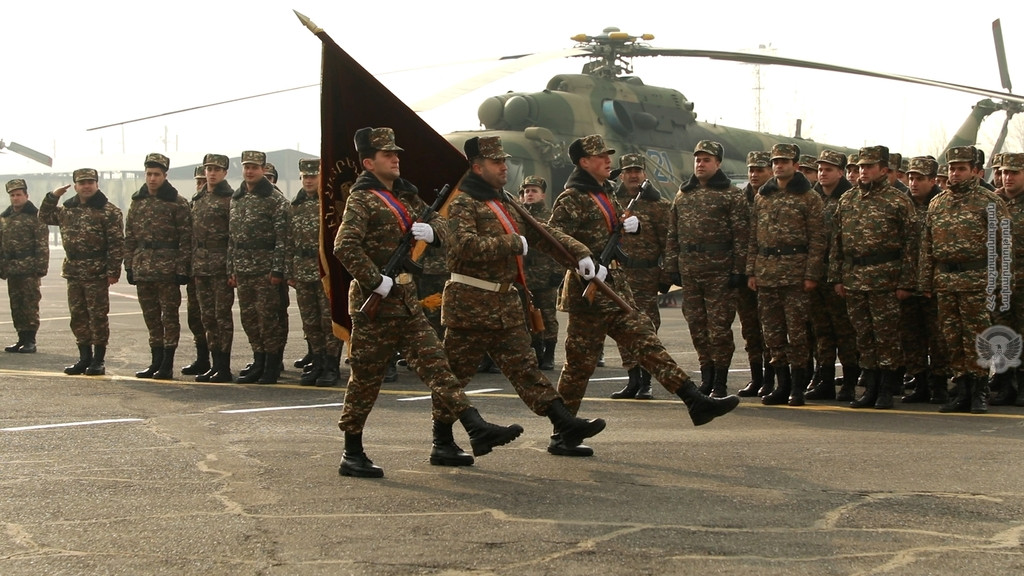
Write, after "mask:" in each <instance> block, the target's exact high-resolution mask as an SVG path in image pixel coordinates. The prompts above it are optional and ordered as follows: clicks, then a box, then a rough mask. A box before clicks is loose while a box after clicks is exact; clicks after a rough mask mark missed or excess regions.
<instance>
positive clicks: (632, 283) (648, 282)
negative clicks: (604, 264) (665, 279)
mask: <svg viewBox="0 0 1024 576" xmlns="http://www.w3.org/2000/svg"><path fill="white" fill-rule="evenodd" d="M620 272H622V273H625V277H626V282H628V283H629V289H630V290H632V291H633V301H634V302H636V307H637V308H639V309H640V311H641V312H643V313H644V314H646V315H647V317H648V318H650V320H651V322H653V323H654V331H655V332H657V331H658V329H659V328H661V309H660V308H659V307H658V280H660V279H661V268H623V269H622V270H620ZM619 356H621V357H622V367H623V368H625V369H626V370H630V369H632V368H634V367H636V366H638V364H637V361H636V358H635V357H634V356H633V354H631V353H630V351H629V350H626V349H624V348H623V347H622V346H619Z"/></svg>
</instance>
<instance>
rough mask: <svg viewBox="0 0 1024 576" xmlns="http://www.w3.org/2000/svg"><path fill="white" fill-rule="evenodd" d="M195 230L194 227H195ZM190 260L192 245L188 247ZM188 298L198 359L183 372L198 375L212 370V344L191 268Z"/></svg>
mask: <svg viewBox="0 0 1024 576" xmlns="http://www.w3.org/2000/svg"><path fill="white" fill-rule="evenodd" d="M195 180H196V193H197V194H196V195H198V192H199V191H200V190H202V189H203V187H205V186H206V168H205V167H203V165H202V164H200V165H199V166H196V170H195ZM196 195H193V196H192V200H191V201H190V202H189V203H188V207H189V210H192V208H194V207H195V200H196ZM193 230H194V227H193ZM188 251H189V255H190V258H189V260H190V262H191V254H192V247H191V246H189V247H188ZM185 300H186V310H187V312H186V321H187V322H188V330H189V332H191V333H192V342H193V343H194V344H195V347H196V359H195V361H193V362H192V363H191V364H189V365H187V366H182V367H181V373H182V374H183V375H185V376H198V375H200V374H205V373H206V372H208V371H209V370H210V367H211V366H210V345H209V342H208V341H207V340H206V327H205V326H203V313H202V311H201V310H200V309H199V297H198V296H197V295H196V277H195V276H194V275H193V274H192V271H191V270H189V274H188V284H185Z"/></svg>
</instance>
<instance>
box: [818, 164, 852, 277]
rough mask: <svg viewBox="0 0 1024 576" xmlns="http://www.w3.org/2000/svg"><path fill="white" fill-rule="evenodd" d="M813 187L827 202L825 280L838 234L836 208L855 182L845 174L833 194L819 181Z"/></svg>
mask: <svg viewBox="0 0 1024 576" xmlns="http://www.w3.org/2000/svg"><path fill="white" fill-rule="evenodd" d="M813 188H814V191H815V192H817V193H818V194H820V195H821V200H822V202H824V203H825V208H824V209H823V210H822V218H823V219H824V220H823V221H824V222H825V276H823V277H822V278H821V279H820V281H821V282H825V281H826V279H827V278H826V277H827V275H828V258H829V254H830V253H831V252H832V239H833V238H835V235H836V233H835V222H834V219H835V215H836V208H837V207H839V199H840V198H842V197H843V194H846V193H847V192H849V191H850V190H852V189H853V184H850V181H849V180H847V179H846V177H845V176H843V177H842V178H840V179H839V183H838V184H836V187H835V190H832V193H831V194H825V190H824V189H822V187H821V184H819V183H817V182H815V183H814V186H813Z"/></svg>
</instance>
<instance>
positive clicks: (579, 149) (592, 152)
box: [569, 134, 615, 164]
mask: <svg viewBox="0 0 1024 576" xmlns="http://www.w3.org/2000/svg"><path fill="white" fill-rule="evenodd" d="M605 153H607V154H615V150H612V149H611V148H609V147H608V146H606V145H605V143H604V138H602V137H601V135H600V134H591V135H590V136H584V137H583V138H577V139H575V140H573V141H572V144H569V159H570V160H572V163H573V164H579V163H580V159H581V158H585V157H587V156H597V155H599V154H605Z"/></svg>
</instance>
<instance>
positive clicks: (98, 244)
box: [39, 190, 124, 280]
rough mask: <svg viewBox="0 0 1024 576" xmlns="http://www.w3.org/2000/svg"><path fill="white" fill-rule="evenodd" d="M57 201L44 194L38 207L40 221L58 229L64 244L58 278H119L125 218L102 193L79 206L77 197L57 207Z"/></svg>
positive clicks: (97, 193) (50, 193) (80, 203)
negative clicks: (59, 276)
mask: <svg viewBox="0 0 1024 576" xmlns="http://www.w3.org/2000/svg"><path fill="white" fill-rule="evenodd" d="M57 200H58V198H57V197H56V196H54V195H53V193H52V192H48V193H47V194H46V198H44V199H43V203H42V205H41V206H39V219H40V220H42V221H43V222H45V223H46V224H47V225H49V226H60V237H61V241H62V243H63V244H64V265H63V266H62V267H61V276H63V277H64V278H68V279H70V280H99V279H102V278H120V277H121V262H122V259H123V258H124V216H123V215H122V214H121V209H120V208H118V207H117V206H114V205H113V204H111V203H110V202H108V201H107V197H106V196H105V195H104V194H103V192H101V191H99V190H97V191H96V194H94V195H93V196H92V198H89V200H88V201H87V202H85V203H84V204H83V203H82V201H81V199H79V197H78V195H75V196H73V197H72V198H70V199H69V200H67V201H65V202H64V205H63V206H57Z"/></svg>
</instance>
